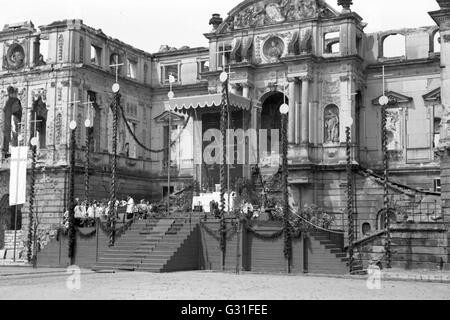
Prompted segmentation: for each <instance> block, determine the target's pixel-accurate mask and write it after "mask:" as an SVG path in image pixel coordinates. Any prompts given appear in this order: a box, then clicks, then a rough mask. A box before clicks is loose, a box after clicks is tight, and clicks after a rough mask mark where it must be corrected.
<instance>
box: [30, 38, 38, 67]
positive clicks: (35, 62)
mask: <svg viewBox="0 0 450 320" xmlns="http://www.w3.org/2000/svg"><path fill="white" fill-rule="evenodd" d="M39 41H40V37H39V36H37V37H34V40H33V62H32V66H33V67H36V66H37V65H38V64H39V53H40V42H39Z"/></svg>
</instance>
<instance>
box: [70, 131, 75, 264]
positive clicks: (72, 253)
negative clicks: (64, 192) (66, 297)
mask: <svg viewBox="0 0 450 320" xmlns="http://www.w3.org/2000/svg"><path fill="white" fill-rule="evenodd" d="M75 132H76V129H74V130H72V132H71V133H70V184H69V250H68V251H69V258H70V260H71V264H73V262H74V258H75V245H76V236H75V235H76V230H75V203H74V201H75Z"/></svg>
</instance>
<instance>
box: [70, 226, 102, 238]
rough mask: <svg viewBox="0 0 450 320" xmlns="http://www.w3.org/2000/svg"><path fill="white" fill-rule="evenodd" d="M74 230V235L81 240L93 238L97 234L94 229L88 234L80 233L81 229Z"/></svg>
mask: <svg viewBox="0 0 450 320" xmlns="http://www.w3.org/2000/svg"><path fill="white" fill-rule="evenodd" d="M75 230H76V234H77V235H78V236H79V237H80V238H81V239H91V238H92V237H93V236H95V235H96V234H97V228H94V230H91V231H90V232H86V233H84V232H82V231H81V228H78V227H77V228H75Z"/></svg>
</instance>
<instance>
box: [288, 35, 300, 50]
mask: <svg viewBox="0 0 450 320" xmlns="http://www.w3.org/2000/svg"><path fill="white" fill-rule="evenodd" d="M298 38H299V37H298V31H295V32H294V34H293V35H292V40H291V42H290V43H289V47H288V50H289V53H292V54H296V53H297V52H296V48H297V47H298Z"/></svg>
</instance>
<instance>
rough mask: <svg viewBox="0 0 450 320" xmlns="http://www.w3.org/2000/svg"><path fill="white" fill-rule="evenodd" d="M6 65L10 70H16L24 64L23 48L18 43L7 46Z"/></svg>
mask: <svg viewBox="0 0 450 320" xmlns="http://www.w3.org/2000/svg"><path fill="white" fill-rule="evenodd" d="M5 62H6V67H7V68H8V69H10V70H18V69H20V68H23V66H24V65H25V50H24V49H23V47H22V46H21V45H20V44H17V43H16V44H13V45H11V46H10V47H9V49H8V52H7V53H6V57H5Z"/></svg>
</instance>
